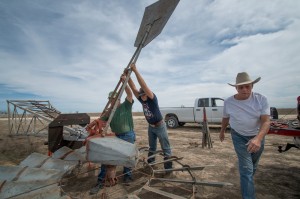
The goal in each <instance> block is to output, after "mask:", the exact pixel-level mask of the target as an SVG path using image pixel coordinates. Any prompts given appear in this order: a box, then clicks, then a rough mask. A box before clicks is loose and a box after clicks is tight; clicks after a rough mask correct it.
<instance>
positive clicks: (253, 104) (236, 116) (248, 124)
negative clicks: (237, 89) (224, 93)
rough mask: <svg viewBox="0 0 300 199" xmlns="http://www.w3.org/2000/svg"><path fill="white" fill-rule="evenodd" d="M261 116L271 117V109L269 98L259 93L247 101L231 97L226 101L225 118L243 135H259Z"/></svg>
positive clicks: (252, 95) (253, 94)
mask: <svg viewBox="0 0 300 199" xmlns="http://www.w3.org/2000/svg"><path fill="white" fill-rule="evenodd" d="M261 115H270V107H269V103H268V100H267V98H266V97H265V96H263V95H261V94H259V93H254V92H252V94H251V95H250V97H249V98H248V99H246V100H237V99H235V98H234V96H231V97H229V98H227V99H226V100H225V101H224V110H223V117H224V118H229V124H230V127H231V128H233V129H234V130H235V131H236V132H238V133H239V134H241V135H244V136H253V135H257V133H258V131H259V128H260V125H261V123H260V116H261Z"/></svg>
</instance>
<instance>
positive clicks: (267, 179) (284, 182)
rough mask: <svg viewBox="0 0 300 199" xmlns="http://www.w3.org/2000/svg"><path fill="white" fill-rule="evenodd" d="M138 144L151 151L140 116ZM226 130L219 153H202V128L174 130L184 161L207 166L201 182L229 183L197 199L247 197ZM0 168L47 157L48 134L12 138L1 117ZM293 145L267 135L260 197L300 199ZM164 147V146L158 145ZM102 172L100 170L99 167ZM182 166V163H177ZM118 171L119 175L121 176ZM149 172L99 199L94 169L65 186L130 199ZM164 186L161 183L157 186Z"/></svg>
mask: <svg viewBox="0 0 300 199" xmlns="http://www.w3.org/2000/svg"><path fill="white" fill-rule="evenodd" d="M134 124H135V131H136V144H137V146H138V147H147V146H148V141H147V123H146V121H145V119H144V117H143V116H134ZM219 130H220V127H218V126H214V127H210V133H211V139H212V141H213V148H212V149H207V148H202V129H201V127H200V126H199V125H197V124H186V125H185V126H183V127H180V128H177V129H168V134H169V139H170V142H171V146H172V152H173V155H174V156H177V157H183V159H182V160H181V162H182V163H183V164H186V165H190V166H205V168H204V170H202V171H194V172H193V174H194V176H195V178H196V180H197V181H208V182H228V183H231V184H233V185H232V186H228V187H222V188H219V187H211V186H200V185H199V186H198V185H197V186H196V188H197V192H196V195H195V196H196V198H212V199H222V198H224V199H225V198H228V199H229V198H230V199H236V198H241V196H240V185H239V174H238V166H237V157H236V155H235V152H234V149H233V145H232V140H231V137H230V134H229V132H228V133H227V134H226V138H225V141H224V142H222V143H221V142H220V141H219V139H218V135H219V134H218V132H219ZM0 135H1V136H0V152H1V154H0V165H18V164H19V163H20V162H21V161H22V160H23V159H25V158H26V157H27V156H28V155H30V154H31V153H32V152H39V153H43V154H47V146H46V145H44V142H45V141H47V135H46V133H45V134H44V136H43V135H39V136H10V135H9V134H8V125H7V119H6V118H0ZM287 142H290V143H292V138H291V137H286V136H278V135H267V137H266V144H265V151H264V153H263V155H262V157H261V160H260V163H259V167H258V170H257V173H256V175H255V186H256V194H257V198H258V199H278V198H288V199H296V198H297V199H299V198H300V151H299V150H298V149H295V148H292V149H290V150H289V151H287V152H285V153H279V152H278V151H277V150H278V146H280V145H285V144H286V143H287ZM158 146H160V145H159V144H158ZM94 166H96V167H98V166H99V165H94ZM174 166H175V167H179V164H174ZM121 170H122V168H121V167H118V173H117V174H118V175H120V174H121ZM142 172H146V170H143V169H140V168H136V169H135V170H134V172H133V177H134V181H133V182H132V183H131V184H129V185H128V184H127V185H126V184H122V182H120V183H119V184H118V185H116V186H114V187H111V188H105V189H104V190H102V191H101V192H100V193H99V194H98V195H94V196H89V195H88V192H89V189H90V188H91V187H92V186H93V185H94V184H95V182H96V178H97V173H98V171H97V170H94V169H91V170H90V171H89V172H87V173H81V174H79V175H77V176H76V177H70V180H66V181H65V184H63V186H62V190H63V191H64V192H65V194H67V195H69V196H70V197H71V198H100V194H101V193H102V192H106V193H107V198H125V195H126V194H128V193H132V192H133V191H135V190H137V189H139V188H140V187H142V186H143V185H144V184H145V183H146V181H147V179H148V178H147V177H145V175H144V173H142ZM172 178H174V179H184V180H192V179H191V178H190V177H189V176H188V175H187V174H186V173H185V172H181V171H176V172H174V173H173V175H172ZM157 185H159V184H157ZM191 187H192V186H191V185H180V184H169V183H167V184H166V186H165V188H164V190H165V191H168V192H170V193H173V194H176V195H180V196H183V197H190V196H191V192H189V191H187V189H189V190H190V189H191ZM138 196H139V197H140V198H145V199H148V198H149V199H153V198H165V197H163V196H160V195H157V194H155V193H153V192H149V191H145V190H143V191H142V192H140V194H139V195H138Z"/></svg>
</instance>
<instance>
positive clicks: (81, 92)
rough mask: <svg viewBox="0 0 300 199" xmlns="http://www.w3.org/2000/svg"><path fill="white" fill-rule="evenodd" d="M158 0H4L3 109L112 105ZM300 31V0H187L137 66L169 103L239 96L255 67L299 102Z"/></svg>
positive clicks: (280, 95)
mask: <svg viewBox="0 0 300 199" xmlns="http://www.w3.org/2000/svg"><path fill="white" fill-rule="evenodd" d="M155 2H156V1H153V0H143V1H137V0H127V1H122V0H110V1H99V0H86V1H79V0H64V1H52V0H44V1H40V0H22V1H21V0H1V1H0V71H1V72H0V110H6V108H7V107H6V106H7V104H6V100H16V99H24V100H26V99H28V100H29V99H34V100H50V102H51V104H52V105H53V106H54V107H56V108H57V109H58V110H60V111H61V112H65V113H69V112H76V111H79V112H100V111H102V110H103V108H104V106H105V104H106V103H107V95H108V93H109V91H111V90H113V89H114V88H115V86H116V85H117V82H118V80H119V77H120V75H121V73H122V71H123V69H124V68H125V67H126V66H127V64H128V62H129V61H130V59H131V57H132V55H133V53H134V51H135V50H136V48H135V47H134V42H135V39H136V35H137V32H138V30H139V26H140V23H141V20H142V17H143V14H144V9H145V7H146V6H148V5H150V4H152V3H155ZM299 33H300V1H295V0H285V1H282V0H264V1H261V0H243V1H240V0H222V1H214V0H199V1H194V0H181V1H180V2H179V4H178V6H177V8H176V9H175V11H174V13H173V14H172V16H171V18H170V19H169V21H168V23H167V24H166V26H165V28H164V29H163V31H162V33H161V34H160V35H159V36H158V37H156V38H155V39H154V40H153V41H152V42H151V43H149V44H148V45H147V46H146V47H145V48H143V50H142V52H141V54H140V56H139V59H138V61H137V67H138V69H139V70H140V72H141V74H142V75H143V76H144V78H145V80H146V82H147V83H148V86H149V87H150V88H151V89H152V90H153V91H154V93H155V94H156V95H157V96H158V99H159V104H160V106H162V107H165V106H181V105H185V106H193V102H194V99H195V98H196V97H208V96H215V97H222V98H226V97H229V96H230V95H233V94H234V93H235V92H236V91H235V88H234V87H231V86H229V85H228V84H227V83H234V82H235V77H236V74H237V73H238V72H242V71H246V72H248V73H249V74H250V76H251V78H252V79H255V78H257V77H261V78H262V79H261V81H260V82H259V83H257V84H255V86H254V91H255V92H260V93H262V94H264V95H265V96H267V97H268V99H269V102H270V105H271V106H275V107H278V108H294V107H296V98H297V96H299V95H300V83H299V79H300V67H299V63H300V56H299V52H300V42H299V41H300V34H299ZM133 79H134V81H135V82H136V79H135V77H133ZM123 98H124V97H123ZM133 110H134V111H140V110H141V105H140V104H139V103H138V102H137V101H136V103H135V104H134V107H133Z"/></svg>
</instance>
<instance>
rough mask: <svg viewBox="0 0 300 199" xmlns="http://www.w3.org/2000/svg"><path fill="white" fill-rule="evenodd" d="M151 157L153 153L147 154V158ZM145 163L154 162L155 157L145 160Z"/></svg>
mask: <svg viewBox="0 0 300 199" xmlns="http://www.w3.org/2000/svg"><path fill="white" fill-rule="evenodd" d="M152 155H154V153H153V152H148V157H149V156H152ZM147 162H148V164H151V163H153V162H155V157H152V158H149V159H148V160H147Z"/></svg>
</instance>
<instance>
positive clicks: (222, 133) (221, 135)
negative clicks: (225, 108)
mask: <svg viewBox="0 0 300 199" xmlns="http://www.w3.org/2000/svg"><path fill="white" fill-rule="evenodd" d="M219 138H220V141H221V142H223V141H224V139H225V132H220V134H219Z"/></svg>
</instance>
